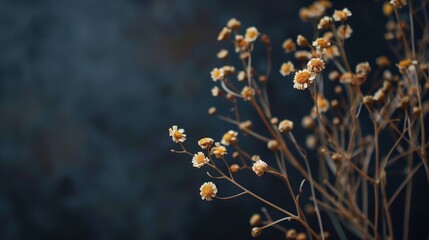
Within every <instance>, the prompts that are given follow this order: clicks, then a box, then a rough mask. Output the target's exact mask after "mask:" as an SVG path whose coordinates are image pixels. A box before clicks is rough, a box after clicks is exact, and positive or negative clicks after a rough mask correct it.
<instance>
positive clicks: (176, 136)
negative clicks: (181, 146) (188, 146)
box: [168, 125, 186, 143]
mask: <svg viewBox="0 0 429 240" xmlns="http://www.w3.org/2000/svg"><path fill="white" fill-rule="evenodd" d="M168 131H169V133H170V137H171V139H173V142H175V143H179V142H184V141H185V140H186V134H185V130H184V129H183V128H180V129H178V128H177V125H173V126H172V127H171V128H170V129H168Z"/></svg>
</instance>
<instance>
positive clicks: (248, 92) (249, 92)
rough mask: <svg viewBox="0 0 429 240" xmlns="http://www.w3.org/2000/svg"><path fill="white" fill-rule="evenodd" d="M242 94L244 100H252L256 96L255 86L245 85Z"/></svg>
mask: <svg viewBox="0 0 429 240" xmlns="http://www.w3.org/2000/svg"><path fill="white" fill-rule="evenodd" d="M241 96H242V97H243V99H244V101H250V100H252V98H253V96H255V90H253V88H251V87H248V86H245V87H244V88H243V90H241Z"/></svg>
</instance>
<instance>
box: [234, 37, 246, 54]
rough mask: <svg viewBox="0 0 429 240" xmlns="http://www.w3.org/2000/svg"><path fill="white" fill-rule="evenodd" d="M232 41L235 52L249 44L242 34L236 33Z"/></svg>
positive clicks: (244, 48)
mask: <svg viewBox="0 0 429 240" xmlns="http://www.w3.org/2000/svg"><path fill="white" fill-rule="evenodd" d="M234 43H235V52H240V51H243V50H246V48H247V46H249V42H248V41H247V40H246V39H245V38H244V37H243V36H242V35H236V36H235V41H234Z"/></svg>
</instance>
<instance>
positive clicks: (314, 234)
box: [209, 165, 321, 240]
mask: <svg viewBox="0 0 429 240" xmlns="http://www.w3.org/2000/svg"><path fill="white" fill-rule="evenodd" d="M209 166H211V167H212V168H213V169H215V170H216V171H217V172H218V173H219V174H220V175H221V176H222V177H223V178H224V179H226V180H228V181H229V182H230V183H232V184H234V185H235V186H237V187H238V188H240V189H241V190H243V191H244V192H246V193H247V194H249V195H251V196H252V197H254V198H256V199H258V200H259V201H261V202H263V203H265V204H266V205H268V206H270V207H272V208H274V209H276V210H278V211H279V212H282V213H284V214H286V215H288V216H289V217H290V219H291V220H296V221H298V222H299V223H301V225H303V226H304V227H305V229H306V230H307V231H309V232H310V233H311V235H313V236H314V237H315V238H316V239H318V240H321V239H320V237H319V236H318V235H317V234H316V232H314V231H313V229H311V227H310V226H309V225H308V224H307V223H306V222H305V221H304V220H303V219H302V218H300V217H298V216H296V215H294V214H292V213H291V212H289V211H286V210H284V209H283V208H281V207H279V206H277V205H275V204H273V203H271V202H270V201H267V200H265V199H264V198H262V197H260V196H259V195H256V194H255V193H253V192H251V191H249V190H248V189H247V188H245V187H243V186H242V185H241V184H239V183H237V182H236V181H234V180H233V179H231V178H229V177H228V176H227V175H225V174H224V173H223V172H222V171H221V170H220V169H219V168H217V167H216V166H215V165H209Z"/></svg>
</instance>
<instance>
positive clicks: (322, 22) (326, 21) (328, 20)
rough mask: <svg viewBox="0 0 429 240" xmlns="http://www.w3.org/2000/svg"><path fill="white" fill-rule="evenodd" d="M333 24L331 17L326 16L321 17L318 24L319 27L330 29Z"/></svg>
mask: <svg viewBox="0 0 429 240" xmlns="http://www.w3.org/2000/svg"><path fill="white" fill-rule="evenodd" d="M330 26H331V18H330V17H328V16H324V17H323V18H321V19H320V21H319V24H317V29H328V28H329V27H330Z"/></svg>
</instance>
